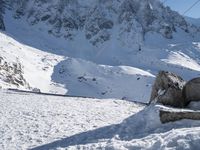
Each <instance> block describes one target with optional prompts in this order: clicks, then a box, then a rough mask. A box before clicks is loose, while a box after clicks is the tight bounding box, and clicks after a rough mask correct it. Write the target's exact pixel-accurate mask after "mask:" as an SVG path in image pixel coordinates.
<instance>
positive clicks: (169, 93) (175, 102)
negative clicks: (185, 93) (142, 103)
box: [150, 71, 186, 107]
mask: <svg viewBox="0 0 200 150" xmlns="http://www.w3.org/2000/svg"><path fill="white" fill-rule="evenodd" d="M184 84H185V81H184V80H183V79H182V78H181V77H179V76H177V75H176V74H174V73H171V72H165V71H160V72H159V74H158V75H157V77H156V80H155V83H154V86H153V89H152V93H151V99H150V103H152V102H155V103H161V104H163V105H170V106H173V107H184V106H185V105H186V102H185V100H184V98H183V97H182V89H183V86H184Z"/></svg>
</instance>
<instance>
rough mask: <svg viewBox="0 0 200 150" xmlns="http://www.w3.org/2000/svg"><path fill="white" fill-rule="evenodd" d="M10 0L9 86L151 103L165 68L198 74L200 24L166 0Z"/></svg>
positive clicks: (4, 52)
mask: <svg viewBox="0 0 200 150" xmlns="http://www.w3.org/2000/svg"><path fill="white" fill-rule="evenodd" d="M3 2H4V5H2V10H3V11H2V13H1V17H0V18H1V19H0V20H1V22H2V23H1V24H2V25H3V26H4V27H3V28H2V29H5V31H3V32H2V33H1V34H0V37H1V38H0V43H1V51H0V52H1V53H0V54H1V56H2V57H3V62H6V63H7V64H9V66H10V67H11V68H15V67H14V64H15V63H17V64H18V66H20V67H19V68H20V69H18V70H20V71H19V75H17V77H15V76H16V73H15V71H14V72H12V71H8V69H6V68H7V67H4V68H5V69H4V72H3V73H1V74H2V77H1V86H2V87H3V88H8V87H10V88H23V89H24V88H25V89H29V90H33V89H34V88H38V89H40V90H41V91H42V92H51V93H61V94H66V93H67V94H70V95H78V96H92V97H97V98H120V99H129V100H137V101H145V102H146V101H148V100H149V96H150V92H151V86H152V84H153V81H154V78H155V75H156V74H157V72H158V71H159V70H168V71H173V72H175V73H177V74H179V75H181V76H183V77H184V79H186V80H187V79H190V78H192V77H195V76H199V72H200V65H199V63H200V61H199V58H200V53H199V49H200V46H199V45H200V43H199V37H200V34H199V33H200V32H199V28H198V27H196V26H194V25H191V24H190V23H188V22H187V21H186V20H185V19H184V17H182V16H181V15H179V14H178V13H177V12H175V11H172V10H171V9H170V8H169V7H164V6H163V5H162V3H161V2H160V1H159V0H117V1H116V0H106V1H105V0H87V1H81V0H56V1H53V0H49V1H46V0H12V1H11V0H3ZM10 78H11V79H12V80H14V82H11V79H10Z"/></svg>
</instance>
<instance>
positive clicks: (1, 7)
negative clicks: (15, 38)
mask: <svg viewBox="0 0 200 150" xmlns="http://www.w3.org/2000/svg"><path fill="white" fill-rule="evenodd" d="M4 5H5V3H4V1H3V0H0V30H5V25H4V22H3V13H4Z"/></svg>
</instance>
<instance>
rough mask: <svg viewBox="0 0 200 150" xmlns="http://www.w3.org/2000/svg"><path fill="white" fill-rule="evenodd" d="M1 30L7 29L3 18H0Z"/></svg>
mask: <svg viewBox="0 0 200 150" xmlns="http://www.w3.org/2000/svg"><path fill="white" fill-rule="evenodd" d="M0 30H3V31H4V30H5V26H4V23H3V20H1V18H0Z"/></svg>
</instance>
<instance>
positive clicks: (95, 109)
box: [0, 90, 200, 150]
mask: <svg viewBox="0 0 200 150" xmlns="http://www.w3.org/2000/svg"><path fill="white" fill-rule="evenodd" d="M160 109H167V110H172V111H176V110H173V109H172V108H166V107H163V106H160V105H150V106H148V107H144V106H142V105H139V104H136V103H133V102H128V101H122V100H117V99H104V100H102V99H101V100H100V99H89V98H69V97H56V96H55V97H52V96H43V95H36V94H28V93H16V92H11V91H6V90H4V91H1V92H0V114H1V116H0V117H1V118H0V119H1V122H0V135H1V138H0V149H1V150H8V149H9V150H22V149H32V150H50V149H58V150H61V149H69V150H75V149H109V150H110V149H116V150H129V149H134V150H139V149H152V150H153V149H163V150H164V149H198V147H199V146H200V145H199V143H200V134H199V133H200V121H191V120H182V121H178V122H174V123H167V124H161V122H160V120H159V113H158V112H159V110H160ZM182 111H188V110H184V109H183V110H182Z"/></svg>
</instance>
